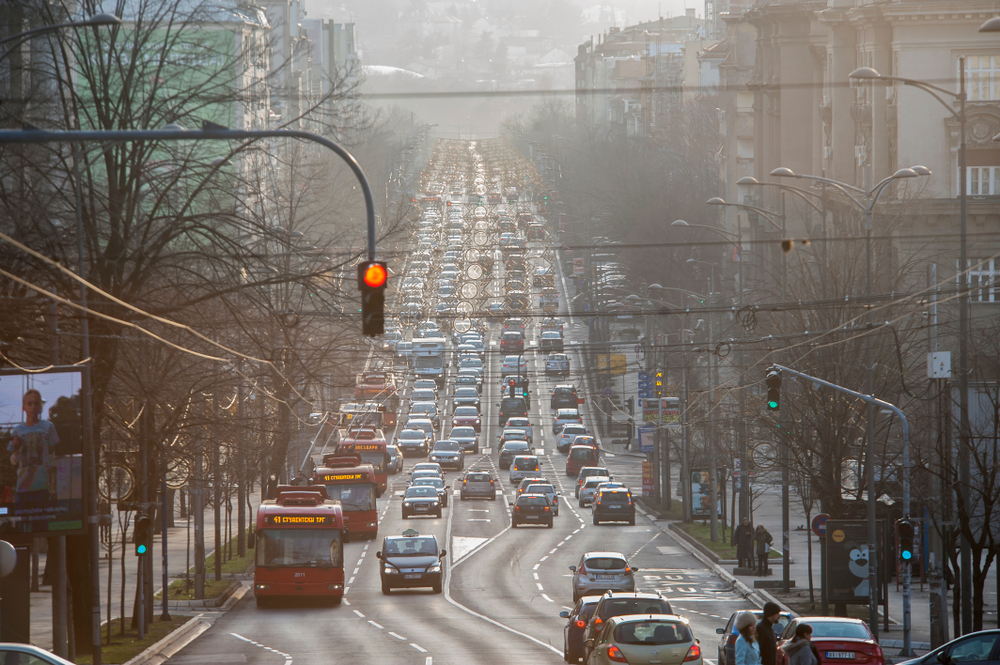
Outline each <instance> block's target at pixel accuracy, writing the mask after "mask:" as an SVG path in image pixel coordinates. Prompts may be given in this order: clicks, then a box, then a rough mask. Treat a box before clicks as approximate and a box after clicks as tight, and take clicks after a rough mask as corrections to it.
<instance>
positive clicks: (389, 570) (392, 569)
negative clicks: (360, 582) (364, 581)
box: [385, 563, 399, 575]
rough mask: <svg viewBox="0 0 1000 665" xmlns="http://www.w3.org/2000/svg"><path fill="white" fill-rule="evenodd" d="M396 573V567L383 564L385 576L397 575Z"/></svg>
mask: <svg viewBox="0 0 1000 665" xmlns="http://www.w3.org/2000/svg"><path fill="white" fill-rule="evenodd" d="M398 572H399V569H398V568H396V566H393V565H390V564H388V563H387V564H385V573H386V574H387V575H393V574H395V573H398Z"/></svg>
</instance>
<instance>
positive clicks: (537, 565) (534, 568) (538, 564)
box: [532, 563, 542, 570]
mask: <svg viewBox="0 0 1000 665" xmlns="http://www.w3.org/2000/svg"><path fill="white" fill-rule="evenodd" d="M540 565H542V564H540V563H536V564H535V566H534V567H533V568H532V570H538V567H539V566H540Z"/></svg>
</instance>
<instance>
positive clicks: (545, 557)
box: [539, 554, 549, 561]
mask: <svg viewBox="0 0 1000 665" xmlns="http://www.w3.org/2000/svg"><path fill="white" fill-rule="evenodd" d="M548 558H549V555H548V554H546V555H545V556H543V557H542V558H541V559H539V561H545V560H546V559H548Z"/></svg>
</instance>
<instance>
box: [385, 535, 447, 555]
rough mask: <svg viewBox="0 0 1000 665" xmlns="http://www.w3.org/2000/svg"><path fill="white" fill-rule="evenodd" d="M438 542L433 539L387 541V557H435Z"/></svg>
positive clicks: (415, 538)
mask: <svg viewBox="0 0 1000 665" xmlns="http://www.w3.org/2000/svg"><path fill="white" fill-rule="evenodd" d="M437 553H438V548H437V540H436V539H434V538H433V537H420V536H416V537H413V538H393V539H392V540H386V541H385V555H386V556H435V555H436V554H437Z"/></svg>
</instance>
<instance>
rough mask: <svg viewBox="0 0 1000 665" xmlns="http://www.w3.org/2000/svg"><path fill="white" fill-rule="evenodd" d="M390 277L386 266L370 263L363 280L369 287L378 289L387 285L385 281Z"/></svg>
mask: <svg viewBox="0 0 1000 665" xmlns="http://www.w3.org/2000/svg"><path fill="white" fill-rule="evenodd" d="M387 277H388V275H387V273H386V270H385V266H384V265H382V264H381V263H370V264H368V267H367V268H365V274H364V277H363V278H362V279H364V282H365V284H366V285H367V286H370V287H372V288H373V289H377V288H379V287H382V286H384V285H385V280H386V278H387Z"/></svg>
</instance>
